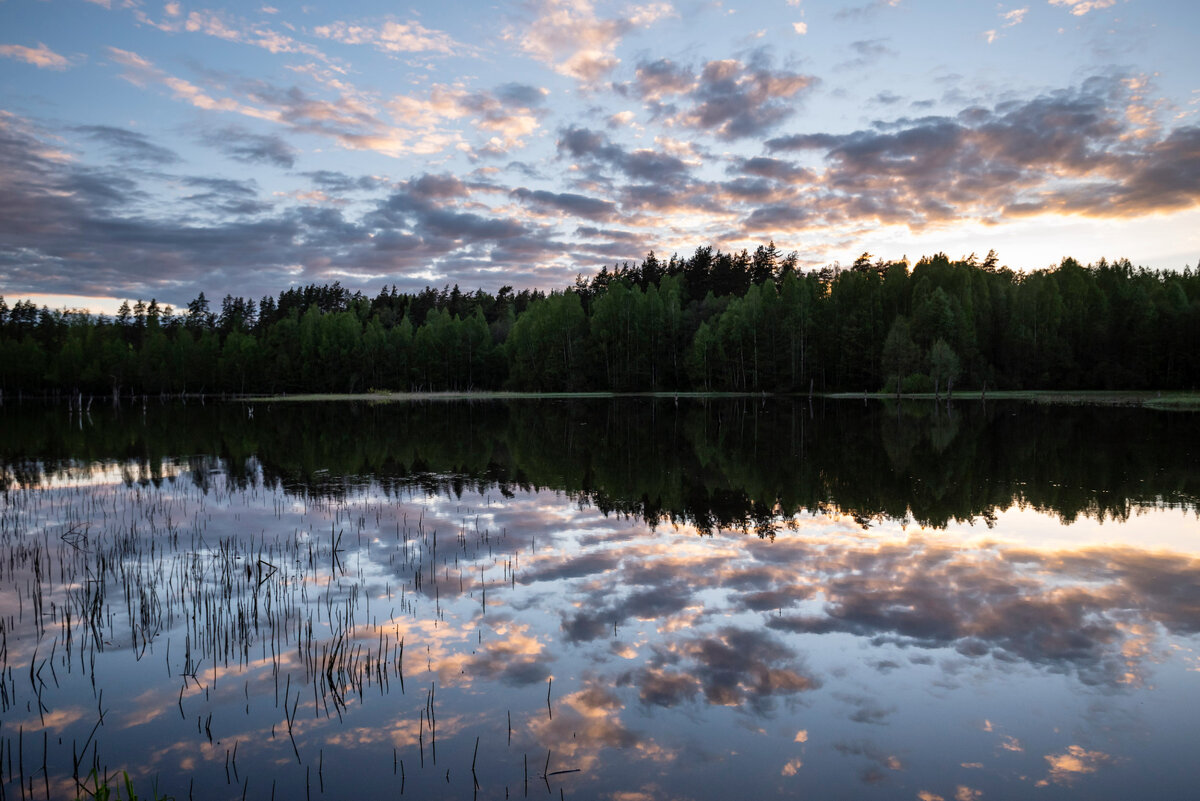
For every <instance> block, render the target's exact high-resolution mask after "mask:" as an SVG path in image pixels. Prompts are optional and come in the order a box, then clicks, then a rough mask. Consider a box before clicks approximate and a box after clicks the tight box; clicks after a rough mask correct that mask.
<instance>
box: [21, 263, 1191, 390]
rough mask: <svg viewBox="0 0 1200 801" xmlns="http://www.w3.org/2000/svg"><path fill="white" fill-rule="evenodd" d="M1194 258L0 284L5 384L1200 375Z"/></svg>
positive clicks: (1139, 379) (1150, 382)
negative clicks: (116, 302) (366, 291)
mask: <svg viewBox="0 0 1200 801" xmlns="http://www.w3.org/2000/svg"><path fill="white" fill-rule="evenodd" d="M1198 383H1200V272H1198V271H1193V270H1191V269H1184V270H1183V271H1180V272H1172V271H1153V270H1147V269H1144V268H1135V267H1134V266H1133V265H1132V264H1130V262H1129V261H1128V260H1120V261H1114V262H1107V261H1105V260H1101V261H1100V262H1099V263H1098V264H1094V265H1088V266H1083V265H1081V264H1079V263H1078V262H1076V261H1075V260H1073V259H1069V258H1068V259H1064V260H1063V261H1062V263H1061V264H1059V265H1058V266H1057V267H1054V268H1051V269H1044V270H1036V271H1033V272H1020V271H1014V270H1012V269H1009V268H1007V267H1001V266H1000V265H999V263H998V260H997V258H996V255H995V253H994V252H989V253H988V255H987V257H986V258H984V259H983V260H979V259H978V258H976V257H975V256H974V255H972V256H969V257H967V258H964V259H960V260H958V261H951V260H950V259H949V258H948V257H947V256H945V255H944V254H938V255H935V256H932V257H926V258H922V259H921V260H920V261H918V262H917V263H916V264H915V265H911V266H910V265H909V264H908V263H907V262H905V261H891V262H889V261H885V260H882V259H874V257H872V256H871V255H870V254H868V253H864V254H863V255H862V256H860V257H859V258H858V259H856V260H855V262H854V263H853V265H851V266H849V267H846V268H841V267H838V266H833V267H826V268H823V269H821V270H814V271H810V272H807V273H805V272H801V271H799V270H798V269H797V268H796V257H795V254H789V255H787V256H784V255H783V254H781V253H780V252H779V251H778V250H777V249H776V248H775V246H774V244H773V243H772V244H770V245H766V246H760V247H758V248H757V249H756V250H755V251H754V253H749V252H748V251H742V252H740V253H723V252H721V251H718V250H714V249H713V248H711V247H700V248H697V249H696V251H695V253H694V254H692V256H691V257H689V258H679V257H678V256H672V257H671V258H670V259H669V260H667V261H662V260H660V259H658V258H657V257H655V255H654V254H653V253H650V254H649V255H648V256H647V257H646V259H645V260H644V261H643V262H642V263H641V264H624V265H620V266H617V267H615V268H613V269H611V270H610V269H608V268H607V267H606V268H604V269H602V270H600V272H598V273H597V274H595V275H593V276H591V277H590V278H585V277H583V276H582V275H581V276H579V277H578V278H577V279H576V282H575V285H574V286H572V287H569V288H567V289H564V290H562V291H554V292H551V293H549V294H544V293H542V292H539V291H530V290H524V291H521V292H514V291H513V290H512V288H511V287H503V288H501V289H500V290H499V291H498V292H497V293H496V294H490V293H488V292H484V291H482V290H479V291H476V292H473V293H464V292H462V291H460V289H459V288H458V287H457V286H455V287H453V288H451V287H449V286H447V287H445V288H443V289H441V290H440V291H439V290H437V289H434V288H428V287H427V288H426V289H425V290H424V291H422V292H420V293H417V294H406V293H399V292H397V291H396V289H395V287H394V286H393V287H392V288H391V289H385V290H383V291H381V292H380V293H379V294H378V295H377V296H375V297H373V298H372V297H368V296H366V295H363V294H362V293H351V292H350V291H348V290H347V289H346V288H344V287H342V286H341V285H340V284H338V283H334V284H331V285H323V286H318V285H309V286H305V287H294V288H290V289H287V290H285V291H283V292H281V293H280V294H279V296H278V297H271V296H268V297H264V298H262V299H261V300H259V301H258V302H255V301H254V300H253V299H251V298H240V297H234V296H232V295H227V296H226V297H225V298H224V299H223V300H222V301H221V302H220V304H219V307H218V306H217V305H215V304H212V303H211V302H210V301H209V300H208V299H207V298H206V297H205V296H204V294H203V293H202V294H201V295H200V296H199V297H197V298H196V299H195V300H193V301H192V302H190V303H189V304H188V305H187V307H186V309H182V310H179V311H178V312H176V310H173V309H171V307H169V306H167V307H160V306H159V304H158V302H157V301H156V300H153V299H152V300H151V301H150V302H149V303H146V302H143V301H140V300H139V301H138V302H137V303H136V304H135V305H134V306H133V307H132V308H130V307H129V305H128V304H124V305H123V306H122V307H121V310H120V312H119V313H118V314H117V315H116V316H115V317H106V316H103V315H101V316H93V315H88V314H84V313H78V312H71V311H55V310H50V309H47V308H45V307H43V308H41V309H39V308H37V307H36V306H35V305H34V304H33V303H31V302H29V301H19V302H17V303H16V304H15V305H13V306H12V307H11V308H10V307H9V306H8V305H7V303H6V302H5V301H4V299H3V298H2V297H0V391H2V392H4V393H8V396H9V397H12V396H14V395H21V396H23V395H26V394H28V395H43V396H44V395H74V394H84V395H98V394H104V395H112V396H123V395H148V394H212V393H283V392H365V391H369V390H398V391H437V390H486V389H514V390H533V391H586V390H611V391H616V392H636V391H679V390H710V391H741V392H812V391H814V390H815V391H818V392H827V391H856V392H857V391H868V390H869V391H877V390H881V389H886V390H888V391H892V390H901V391H904V392H921V391H936V392H941V391H942V390H943V389H945V388H947V387H953V386H957V387H972V388H996V389H1142V388H1155V389H1170V388H1183V389H1194V388H1196V386H1197V384H1198Z"/></svg>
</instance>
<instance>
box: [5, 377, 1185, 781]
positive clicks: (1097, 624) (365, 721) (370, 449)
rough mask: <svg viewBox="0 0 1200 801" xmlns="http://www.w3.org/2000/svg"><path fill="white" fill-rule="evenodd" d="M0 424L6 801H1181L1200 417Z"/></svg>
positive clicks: (633, 413) (165, 412) (875, 407)
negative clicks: (123, 795)
mask: <svg viewBox="0 0 1200 801" xmlns="http://www.w3.org/2000/svg"><path fill="white" fill-rule="evenodd" d="M0 423H2V426H0V489H2V490H3V493H4V504H3V510H2V514H0V668H2V672H0V788H2V789H0V793H2V794H3V795H2V796H0V797H2V798H14V799H15V798H27V797H28V798H45V797H50V798H75V797H76V796H77V795H79V794H83V795H86V790H85V788H86V789H87V790H90V789H93V788H94V787H95V785H96V782H97V780H100V781H103V780H104V777H105V776H107V777H108V778H109V780H110V782H115V781H116V779H117V777H120V776H121V773H122V771H125V772H128V774H129V776H130V779H131V781H132V783H133V787H134V789H135V790H136V791H137V792H138V794H139V796H140V797H141V796H143V795H144V796H149V795H150V794H151V791H152V789H153V788H157V791H158V792H159V793H160V794H168V795H172V796H174V797H175V798H181V799H182V798H205V799H210V798H217V799H224V798H228V799H239V798H264V799H265V798H280V799H297V798H351V797H354V798H364V797H365V798H373V797H382V796H385V795H386V796H389V797H396V796H410V797H413V798H419V799H430V798H455V799H465V798H490V799H500V798H524V797H527V796H528V797H534V798H539V797H543V796H547V795H549V796H551V797H557V798H579V799H591V798H596V799H611V800H612V801H639V799H658V798H672V799H728V798H797V797H805V798H809V797H811V798H879V799H892V798H896V799H922V800H923V801H934V800H935V799H943V800H944V801H949V800H950V799H957V800H959V801H970V800H971V799H978V798H983V799H986V798H1024V797H1035V798H1045V799H1057V798H1081V799H1109V798H1111V799H1127V798H1137V797H1150V796H1153V797H1156V798H1191V797H1194V796H1193V794H1194V792H1195V787H1194V786H1195V779H1196V767H1195V743H1196V742H1197V741H1198V740H1200V718H1198V717H1197V714H1196V710H1198V709H1200V651H1198V648H1200V636H1198V633H1200V522H1198V518H1197V510H1198V509H1200V469H1198V467H1200V417H1198V416H1197V415H1196V414H1194V413H1185V412H1175V413H1171V412H1159V411H1150V410H1144V409H1137V408H1104V407H1093V406H1065V405H1060V406H1050V405H1034V404H1022V403H1013V402H1009V403H990V402H989V403H986V404H984V403H980V402H978V401H970V402H956V403H955V404H954V405H953V406H952V407H951V408H950V409H947V408H946V407H945V405H941V406H937V405H934V404H932V403H917V402H913V403H908V404H904V405H900V406H897V405H896V404H893V403H881V402H876V401H871V402H864V401H845V400H839V401H831V400H830V401H823V400H821V399H817V400H815V401H813V402H809V401H808V400H807V399H797V400H790V399H788V400H784V399H764V398H714V399H708V400H702V399H694V398H681V399H673V398H659V399H648V398H626V399H589V400H521V401H476V402H463V401H456V402H449V401H446V402H422V403H393V404H374V405H371V404H361V403H359V404H355V403H346V402H330V403H287V402H275V403H268V402H262V401H258V402H253V403H248V402H226V403H220V402H213V401H209V402H207V403H204V404H202V403H200V402H199V401H193V400H189V401H188V402H187V403H186V404H181V403H177V402H172V403H161V402H159V401H158V400H157V399H155V400H152V401H150V402H148V403H146V404H144V405H143V404H140V403H139V404H136V405H129V404H126V405H125V406H123V407H121V408H119V409H113V408H111V407H110V406H108V405H104V406H101V405H100V404H99V403H96V404H94V405H93V407H92V408H91V409H90V410H85V411H82V412H81V411H79V410H78V409H68V408H67V407H66V406H62V405H60V406H39V405H30V404H25V405H15V404H12V403H7V404H5V405H4V406H3V407H2V409H0ZM122 781H123V780H122Z"/></svg>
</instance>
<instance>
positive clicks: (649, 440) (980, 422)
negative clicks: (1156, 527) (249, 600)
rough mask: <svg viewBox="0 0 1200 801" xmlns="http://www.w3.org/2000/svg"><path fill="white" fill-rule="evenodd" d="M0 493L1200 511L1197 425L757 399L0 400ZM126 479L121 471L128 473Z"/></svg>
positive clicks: (1096, 414) (704, 526)
mask: <svg viewBox="0 0 1200 801" xmlns="http://www.w3.org/2000/svg"><path fill="white" fill-rule="evenodd" d="M4 418H5V425H4V427H3V431H2V432H0V459H2V460H3V463H4V473H3V476H2V477H0V479H2V480H3V482H4V484H5V485H6V486H8V485H11V483H12V482H19V483H22V484H27V483H34V482H37V481H40V480H41V479H42V478H43V477H44V476H45V475H46V474H51V473H54V472H56V471H59V470H65V469H68V468H71V467H72V466H78V465H79V464H80V463H81V462H84V463H86V462H90V461H93V460H119V461H125V462H131V463H134V464H139V465H141V468H140V470H139V471H137V473H139V474H140V475H142V476H144V477H145V478H147V479H149V480H151V481H158V480H162V475H161V467H162V463H163V461H164V460H171V459H179V460H185V461H186V460H188V459H192V460H196V461H195V466H196V468H197V469H194V470H192V471H191V472H190V475H191V477H192V480H194V481H197V482H203V481H205V480H207V475H208V470H207V469H206V468H207V466H203V467H202V465H203V464H204V462H205V461H206V460H205V459H204V458H203V457H210V458H211V457H217V458H219V459H220V460H221V462H222V463H223V464H222V466H223V468H224V469H225V470H226V471H227V472H228V473H229V475H230V476H231V478H232V479H233V480H234V481H235V482H237V483H248V482H251V481H253V480H255V478H254V477H255V471H254V467H255V465H256V464H257V465H259V466H261V469H262V475H263V479H264V480H265V481H267V482H268V483H271V484H274V483H276V482H279V483H281V484H282V485H283V486H284V487H285V488H286V489H288V490H289V491H293V492H297V493H310V494H317V495H338V494H341V493H343V492H345V491H346V490H347V489H348V488H349V487H350V486H351V485H353V484H356V483H361V481H362V480H363V479H374V480H376V481H378V482H379V483H380V484H381V485H382V486H383V487H384V488H385V489H387V490H388V491H400V490H406V489H427V490H430V491H438V492H451V493H461V492H462V491H463V489H465V488H467V487H472V488H477V489H488V488H496V489H497V490H498V491H499V492H501V493H507V492H511V491H513V490H515V489H518V488H520V489H528V488H535V487H536V488H542V487H545V488H551V489H556V490H561V491H565V492H567V493H569V494H570V495H572V496H573V497H577V498H578V499H579V500H581V501H585V502H587V503H591V504H594V505H596V506H597V507H599V508H600V509H602V510H604V511H605V512H613V513H618V514H629V515H637V516H641V517H644V518H646V519H647V520H648V521H651V522H657V521H660V520H670V521H676V522H688V523H693V524H695V525H696V526H697V527H698V528H700V529H701V530H712V529H714V528H726V529H755V530H757V531H759V532H763V533H765V532H768V531H772V530H773V528H774V526H776V525H777V522H776V521H778V520H779V519H780V517H781V516H783V517H789V516H791V515H792V514H794V513H796V512H799V511H803V510H815V509H837V510H840V511H842V512H845V513H847V514H851V515H853V516H855V518H857V519H858V520H859V521H860V522H862V523H864V524H866V523H868V522H869V521H870V520H872V519H878V518H893V519H895V518H902V517H904V516H905V515H910V516H911V517H912V518H913V519H914V520H916V521H917V522H920V523H922V524H925V525H931V526H944V525H945V524H946V523H948V522H949V521H951V520H971V519H977V518H984V519H988V518H990V517H991V516H992V515H993V514H994V513H995V512H997V511H999V510H1003V509H1006V508H1008V507H1009V506H1011V505H1012V504H1013V503H1022V504H1029V505H1032V506H1034V507H1036V508H1038V509H1042V510H1046V511H1050V512H1054V513H1056V514H1058V515H1060V516H1061V517H1062V518H1064V519H1066V520H1070V519H1074V518H1075V517H1077V516H1079V515H1086V516H1093V517H1113V518H1118V519H1120V518H1124V517H1125V516H1127V515H1128V514H1129V513H1130V511H1131V509H1132V508H1134V507H1136V506H1139V505H1148V504H1159V503H1169V504H1180V505H1184V506H1186V507H1188V508H1196V507H1197V506H1200V474H1198V473H1197V472H1196V470H1195V466H1196V464H1198V463H1200V426H1197V425H1196V422H1195V417H1194V416H1192V415H1190V414H1180V413H1163V412H1154V411H1148V410H1143V409H1132V408H1103V407H1086V406H1080V407H1065V406H1037V405H1029V404H1014V403H989V404H986V405H983V404H978V403H970V404H959V405H956V406H955V407H954V408H953V409H952V411H950V412H947V411H946V409H945V408H944V407H941V408H939V407H936V406H934V405H933V404H912V405H904V406H902V407H900V408H897V407H896V406H894V405H890V404H880V403H871V404H865V403H858V402H850V401H839V402H828V401H827V402H817V403H816V404H815V405H810V404H809V403H808V402H807V401H805V400H795V401H781V400H759V399H747V398H743V399H720V400H707V401H703V400H680V401H678V403H676V402H675V401H673V400H671V399H658V400H648V399H618V400H608V399H604V400H571V401H563V400H538V401H532V400H531V401H516V402H498V401H491V402H459V403H450V402H439V403H409V404H378V405H366V404H349V403H324V404H317V403H313V404H274V405H263V404H256V405H255V407H254V409H253V415H251V414H249V410H248V407H247V406H245V405H242V404H209V405H196V404H191V405H187V406H181V405H157V404H152V405H150V406H148V407H145V408H142V407H140V406H139V407H137V408H126V409H118V410H112V409H108V408H105V409H103V410H93V411H92V412H91V413H90V414H89V415H85V416H84V417H83V418H82V419H80V418H79V416H78V415H75V416H71V415H69V414H68V413H67V412H66V410H65V409H63V408H62V407H49V408H47V407H40V406H29V405H26V406H17V407H13V406H11V405H10V406H8V407H6V408H5V409H4ZM131 475H132V474H131Z"/></svg>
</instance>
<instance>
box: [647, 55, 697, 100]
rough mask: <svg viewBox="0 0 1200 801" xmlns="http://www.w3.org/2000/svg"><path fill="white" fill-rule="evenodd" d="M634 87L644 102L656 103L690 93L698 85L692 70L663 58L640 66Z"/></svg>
mask: <svg viewBox="0 0 1200 801" xmlns="http://www.w3.org/2000/svg"><path fill="white" fill-rule="evenodd" d="M633 85H634V89H635V90H636V92H637V93H638V95H639V96H640V97H641V98H642V99H643V100H651V101H655V100H660V99H662V98H663V97H666V96H669V95H678V94H683V93H685V92H688V91H690V90H691V89H692V88H694V87H695V85H696V76H695V75H694V74H693V73H692V71H691V70H690V69H687V68H686V67H682V66H680V65H678V64H676V63H675V62H673V61H671V60H670V59H666V58H661V59H659V60H658V61H653V62H650V63H648V64H641V65H639V66H638V68H637V71H636V72H635V79H634V84H633Z"/></svg>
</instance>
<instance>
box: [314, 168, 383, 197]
mask: <svg viewBox="0 0 1200 801" xmlns="http://www.w3.org/2000/svg"><path fill="white" fill-rule="evenodd" d="M301 174H302V175H303V176H304V177H306V178H308V179H310V180H311V181H312V182H313V185H314V186H316V187H318V188H319V189H321V190H323V191H326V192H333V193H335V194H345V193H347V192H359V191H370V190H372V189H378V188H379V186H380V185H381V183H382V181H381V180H380V179H379V178H375V177H373V176H370V175H360V176H358V177H357V178H355V177H353V176H350V175H346V174H345V173H342V172H334V171H332V170H315V171H313V172H306V173H301Z"/></svg>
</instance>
